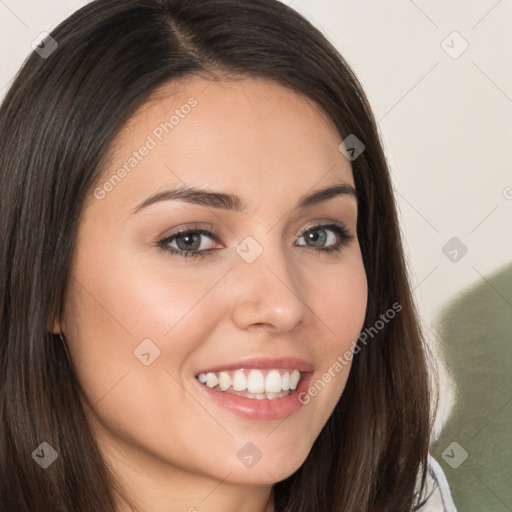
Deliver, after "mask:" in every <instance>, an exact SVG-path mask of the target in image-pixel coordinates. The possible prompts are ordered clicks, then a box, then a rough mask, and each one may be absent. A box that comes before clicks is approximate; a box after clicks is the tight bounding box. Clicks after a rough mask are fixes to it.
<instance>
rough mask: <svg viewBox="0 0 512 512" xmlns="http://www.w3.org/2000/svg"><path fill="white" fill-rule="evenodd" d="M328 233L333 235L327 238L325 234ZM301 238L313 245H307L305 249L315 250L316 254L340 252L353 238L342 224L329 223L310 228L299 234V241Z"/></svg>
mask: <svg viewBox="0 0 512 512" xmlns="http://www.w3.org/2000/svg"><path fill="white" fill-rule="evenodd" d="M329 231H330V232H331V233H334V235H332V234H331V235H330V236H329V235H328V234H326V233H328V232H329ZM301 238H304V239H305V240H306V241H307V242H312V243H313V244H314V245H308V246H307V248H312V249H315V248H317V252H324V253H326V252H327V253H328V252H339V251H341V249H343V247H344V246H345V245H346V244H347V243H348V242H349V241H350V240H352V239H353V238H354V237H353V235H351V234H350V232H349V231H348V229H347V228H346V227H345V226H344V225H343V224H338V223H331V224H321V225H318V226H313V227H310V228H308V229H306V230H305V231H303V232H302V233H301V236H300V238H299V240H300V239H301ZM336 239H338V241H336ZM324 244H325V245H326V246H325V245H324Z"/></svg>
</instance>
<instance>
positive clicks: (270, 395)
mask: <svg viewBox="0 0 512 512" xmlns="http://www.w3.org/2000/svg"><path fill="white" fill-rule="evenodd" d="M301 378H302V373H301V372H300V371H299V370H297V369H287V368H271V369H259V368H252V369H251V368H243V369H237V370H223V371H219V372H207V373H199V374H198V375H196V379H197V380H198V381H199V382H200V383H201V384H203V385H205V386H207V387H209V388H210V389H213V390H214V391H219V392H221V393H227V394H231V395H237V396H242V397H244V398H249V399H252V400H265V399H267V400H275V399H277V398H283V397H285V396H288V395H290V394H291V393H293V391H295V390H296V389H297V386H298V384H299V382H300V380H301Z"/></svg>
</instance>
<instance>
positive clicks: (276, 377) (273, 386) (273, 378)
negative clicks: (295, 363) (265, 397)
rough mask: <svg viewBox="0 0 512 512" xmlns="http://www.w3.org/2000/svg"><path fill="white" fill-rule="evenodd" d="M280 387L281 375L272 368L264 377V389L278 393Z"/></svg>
mask: <svg viewBox="0 0 512 512" xmlns="http://www.w3.org/2000/svg"><path fill="white" fill-rule="evenodd" d="M251 373H252V372H251ZM281 389H282V388H281V375H280V373H279V372H278V371H277V370H272V371H271V372H270V373H269V374H268V375H267V376H266V377H265V391H266V392H267V393H279V391H281Z"/></svg>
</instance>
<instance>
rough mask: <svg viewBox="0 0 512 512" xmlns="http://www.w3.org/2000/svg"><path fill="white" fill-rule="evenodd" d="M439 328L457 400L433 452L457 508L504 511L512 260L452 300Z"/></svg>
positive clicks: (509, 492)
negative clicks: (455, 388) (511, 263)
mask: <svg viewBox="0 0 512 512" xmlns="http://www.w3.org/2000/svg"><path fill="white" fill-rule="evenodd" d="M439 327H440V329H439V332H440V335H441V338H442V342H443V345H444V354H445V358H446V363H447V366H448V368H449V371H450V373H451V374H452V376H453V378H454V380H455V382H456V386H457V398H456V403H455V406H454V408H453V412H452V416H451V417H450V419H449V421H448V423H447V424H446V426H445V428H444V430H443V431H442V433H441V436H440V438H439V440H438V442H437V443H436V445H435V449H434V456H435V458H436V459H437V460H438V461H439V463H440V464H441V467H442V468H443V471H444V472H445V474H446V477H447V479H448V483H449V485H450V489H451V493H452V497H453V501H454V503H455V506H456V507H457V512H511V511H512V265H509V266H507V267H506V268H504V269H502V270H501V271H499V272H498V273H496V274H495V275H493V276H492V277H489V278H484V279H482V280H481V281H480V282H479V283H478V284H477V285H475V286H474V287H472V288H470V289H469V290H468V291H466V292H464V293H463V294H462V295H460V296H459V297H458V298H457V299H456V300H454V301H453V302H452V303H451V304H450V305H449V306H448V307H447V309H445V311H444V312H443V314H442V316H441V319H440V322H439Z"/></svg>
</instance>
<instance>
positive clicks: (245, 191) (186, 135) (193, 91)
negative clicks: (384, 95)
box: [99, 78, 353, 200]
mask: <svg viewBox="0 0 512 512" xmlns="http://www.w3.org/2000/svg"><path fill="white" fill-rule="evenodd" d="M340 142H341V137H340V136H339V134H338V132H337V130H336V128H335V127H334V124H333V123H332V121H331V120H330V119H329V118H328V116H327V115H326V114H325V113H324V112H323V111H322V110H321V109H320V108H319V107H318V106H317V105H316V104H315V103H314V102H313V101H311V100H310V99H308V98H306V97H304V96H303V95H300V94H298V93H297V92H295V91H292V90H290V89H288V88H285V87H283V86H281V85H279V84H276V83H273V82H270V81H267V80H262V79H254V78H245V79H240V80H224V81H220V82H215V81H208V80H204V79H200V78H193V79H188V80H183V81H180V82H175V83H172V84H166V85H165V86H164V87H161V88H160V89H159V90H158V91H157V92H156V93H154V94H153V95H152V96H151V98H150V99H149V101H147V102H146V103H145V104H144V105H143V106H142V107H141V108H140V109H139V110H138V111H137V113H136V114H135V115H134V116H132V118H131V119H130V120H129V122H128V123H127V124H126V126H125V127H124V128H123V129H122V130H121V132H120V134H119V135H118V137H116V139H115V140H114V142H113V145H112V148H111V153H110V158H109V161H108V165H107V168H106V170H105V172H104V175H103V176H102V180H103V182H105V181H107V180H108V179H109V177H111V176H113V175H114V174H116V172H117V171H119V170H120V169H124V171H125V172H121V173H118V174H122V179H121V181H120V182H119V184H116V185H115V187H114V188H115V190H114V191H113V192H112V193H111V196H112V197H113V196H114V195H116V196H118V199H120V198H121V197H124V198H125V199H127V200H129V198H130V197H133V198H134V200H136V198H140V197H141V194H142V195H143V194H147V193H151V192H154V191H155V187H156V188H158V187H160V186H161V187H165V186H171V185H172V186H175V185H182V186H191V187H192V186H204V185H205V184H207V185H210V186H211V187H212V188H219V189H220V188H222V189H223V190H227V189H231V190H232V191H233V192H236V193H237V194H239V195H245V196H246V197H252V196H254V195H258V194H259V195H260V196H261V194H265V195H267V196H268V195H269V194H271V195H272V197H274V198H275V197H277V196H281V197H282V198H283V200H284V196H285V195H286V194H285V193H287V192H288V193H290V195H291V196H293V197H294V198H296V197H297V196H301V195H303V194H304V192H305V190H307V189H311V188H313V187H314V186H315V184H317V183H318V186H319V187H320V186H327V185H330V184H333V183H339V182H340V181H341V182H344V183H347V184H352V185H353V177H352V171H351V166H350V162H349V161H348V160H347V158H345V156H344V155H343V154H342V153H341V152H340V150H339V144H340ZM99 184H100V185H101V184H102V181H101V180H100V181H99Z"/></svg>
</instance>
